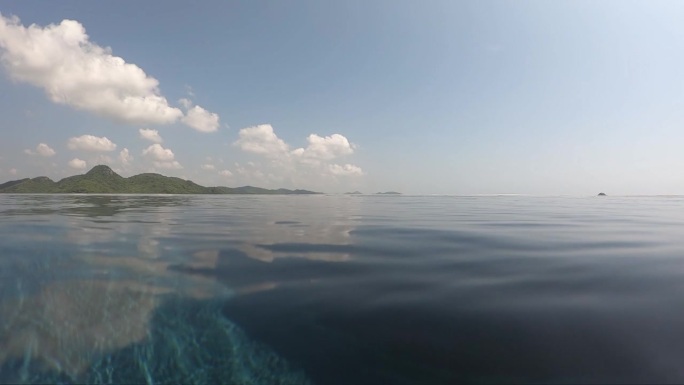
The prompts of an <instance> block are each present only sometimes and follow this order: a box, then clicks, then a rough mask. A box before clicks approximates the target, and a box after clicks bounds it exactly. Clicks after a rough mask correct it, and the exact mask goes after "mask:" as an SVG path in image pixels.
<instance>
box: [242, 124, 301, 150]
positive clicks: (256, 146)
mask: <svg viewBox="0 0 684 385" xmlns="http://www.w3.org/2000/svg"><path fill="white" fill-rule="evenodd" d="M238 136H239V139H238V140H237V141H236V142H235V145H237V146H239V147H240V148H241V149H242V150H243V151H247V152H251V153H255V154H259V155H265V156H269V157H281V156H283V155H286V154H287V152H288V151H289V146H288V145H287V143H285V142H284V141H283V140H282V139H280V138H278V136H277V135H276V134H275V132H273V127H271V125H270V124H261V125H258V126H253V127H247V128H243V129H241V130H240V132H239V133H238Z"/></svg>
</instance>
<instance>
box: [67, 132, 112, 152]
mask: <svg viewBox="0 0 684 385" xmlns="http://www.w3.org/2000/svg"><path fill="white" fill-rule="evenodd" d="M67 146H68V147H69V149H71V150H84V151H114V150H116V144H114V143H112V141H111V140H109V139H107V137H106V136H103V137H101V138H100V137H97V136H93V135H81V136H79V137H73V138H70V139H69V142H67Z"/></svg>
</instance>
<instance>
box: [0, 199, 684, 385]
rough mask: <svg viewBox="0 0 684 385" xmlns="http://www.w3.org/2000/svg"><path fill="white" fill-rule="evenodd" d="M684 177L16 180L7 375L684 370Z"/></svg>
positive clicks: (618, 375) (467, 375)
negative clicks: (495, 183)
mask: <svg viewBox="0 0 684 385" xmlns="http://www.w3.org/2000/svg"><path fill="white" fill-rule="evenodd" d="M683 361H684V198H683V197H600V198H599V197H586V198H573V197H515V196H491V197H411V196H125V195H120V196H78V195H62V196H57V195H43V196H40V195H2V196H0V382H12V383H17V382H19V383H31V382H33V383H45V382H53V383H83V382H88V383H150V384H151V383H157V384H158V383H206V384H209V383H219V382H222V383H231V384H233V383H234V384H259V383H263V384H277V383H282V384H292V383H303V384H306V383H312V384H349V383H355V384H357V383H373V384H376V383H392V384H427V383H435V384H447V383H454V382H461V383H501V382H514V383H549V382H556V383H578V382H582V383H605V382H620V383H625V382H646V383H653V382H680V383H681V382H684V365H682V362H683Z"/></svg>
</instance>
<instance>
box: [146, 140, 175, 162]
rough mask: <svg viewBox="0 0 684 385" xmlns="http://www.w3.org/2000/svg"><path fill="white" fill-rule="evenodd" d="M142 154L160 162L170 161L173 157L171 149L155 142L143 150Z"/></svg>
mask: <svg viewBox="0 0 684 385" xmlns="http://www.w3.org/2000/svg"><path fill="white" fill-rule="evenodd" d="M142 154H143V156H149V157H152V159H154V160H156V161H160V162H167V161H172V160H173V159H174V157H175V156H174V154H173V151H171V150H170V149H168V148H164V147H162V146H161V144H159V143H155V144H152V145H150V146H149V147H147V148H146V149H144V150H143V153H142Z"/></svg>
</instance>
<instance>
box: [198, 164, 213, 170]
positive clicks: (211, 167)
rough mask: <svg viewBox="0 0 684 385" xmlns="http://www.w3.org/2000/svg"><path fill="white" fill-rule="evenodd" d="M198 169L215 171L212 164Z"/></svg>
mask: <svg viewBox="0 0 684 385" xmlns="http://www.w3.org/2000/svg"><path fill="white" fill-rule="evenodd" d="M200 167H201V168H202V170H214V169H216V167H215V166H214V165H213V164H209V163H207V164H203V165H201V166H200Z"/></svg>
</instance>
